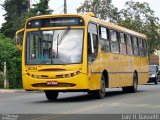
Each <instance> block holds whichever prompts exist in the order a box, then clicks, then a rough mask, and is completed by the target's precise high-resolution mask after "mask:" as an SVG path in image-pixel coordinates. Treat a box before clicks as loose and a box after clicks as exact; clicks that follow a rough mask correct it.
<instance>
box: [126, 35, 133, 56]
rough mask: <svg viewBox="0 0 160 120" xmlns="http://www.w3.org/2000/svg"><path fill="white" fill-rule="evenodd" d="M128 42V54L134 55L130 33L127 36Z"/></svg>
mask: <svg viewBox="0 0 160 120" xmlns="http://www.w3.org/2000/svg"><path fill="white" fill-rule="evenodd" d="M126 43H127V54H128V55H133V49H132V36H130V35H127V36H126Z"/></svg>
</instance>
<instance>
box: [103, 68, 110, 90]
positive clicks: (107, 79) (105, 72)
mask: <svg viewBox="0 0 160 120" xmlns="http://www.w3.org/2000/svg"><path fill="white" fill-rule="evenodd" d="M102 75H103V76H104V79H105V86H106V88H108V87H109V75H108V71H107V70H106V69H105V70H103V72H102Z"/></svg>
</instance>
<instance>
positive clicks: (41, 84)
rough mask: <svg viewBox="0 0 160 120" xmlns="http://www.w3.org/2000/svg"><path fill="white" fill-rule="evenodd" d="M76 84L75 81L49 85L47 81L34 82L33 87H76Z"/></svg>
mask: <svg viewBox="0 0 160 120" xmlns="http://www.w3.org/2000/svg"><path fill="white" fill-rule="evenodd" d="M74 86H76V84H73V83H62V82H61V83H58V84H57V85H47V84H46V83H36V84H32V87H74Z"/></svg>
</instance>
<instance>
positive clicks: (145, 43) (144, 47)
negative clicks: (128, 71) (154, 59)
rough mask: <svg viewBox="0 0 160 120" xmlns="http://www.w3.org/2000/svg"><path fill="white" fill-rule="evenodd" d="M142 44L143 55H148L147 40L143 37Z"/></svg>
mask: <svg viewBox="0 0 160 120" xmlns="http://www.w3.org/2000/svg"><path fill="white" fill-rule="evenodd" d="M142 45H143V56H147V55H148V49H147V42H146V40H145V39H142Z"/></svg>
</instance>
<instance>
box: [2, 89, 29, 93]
mask: <svg viewBox="0 0 160 120" xmlns="http://www.w3.org/2000/svg"><path fill="white" fill-rule="evenodd" d="M25 92H26V91H25V90H13V89H0V93H25Z"/></svg>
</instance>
